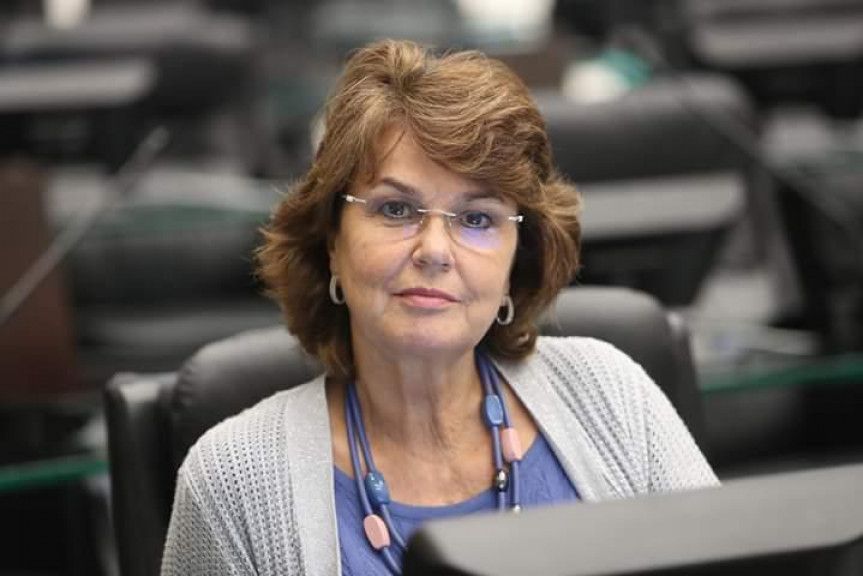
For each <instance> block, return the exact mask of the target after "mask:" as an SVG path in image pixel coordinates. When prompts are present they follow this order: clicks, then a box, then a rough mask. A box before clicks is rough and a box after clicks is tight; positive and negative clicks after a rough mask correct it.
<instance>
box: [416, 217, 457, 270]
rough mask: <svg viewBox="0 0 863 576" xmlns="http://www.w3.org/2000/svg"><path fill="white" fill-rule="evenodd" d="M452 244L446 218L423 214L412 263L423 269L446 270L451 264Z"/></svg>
mask: <svg viewBox="0 0 863 576" xmlns="http://www.w3.org/2000/svg"><path fill="white" fill-rule="evenodd" d="M435 216H437V218H436V217H435ZM452 244H453V240H452V238H451V236H450V223H449V220H448V218H447V216H446V215H444V214H442V213H435V212H429V213H427V214H425V217H424V218H423V222H422V224H421V225H420V230H419V232H418V233H417V243H416V246H415V248H414V253H413V261H414V263H415V264H416V265H417V266H420V267H423V268H437V269H442V270H448V269H449V268H451V267H452V264H453V252H452Z"/></svg>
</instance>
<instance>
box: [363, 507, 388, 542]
mask: <svg viewBox="0 0 863 576" xmlns="http://www.w3.org/2000/svg"><path fill="white" fill-rule="evenodd" d="M363 529H364V530H365V531H366V538H368V539H369V542H371V544H372V548H374V549H375V550H380V549H381V548H383V547H384V546H389V545H390V531H389V530H387V525H386V524H384V521H383V520H381V517H380V516H378V515H377V514H369V515H368V516H366V518H365V520H363Z"/></svg>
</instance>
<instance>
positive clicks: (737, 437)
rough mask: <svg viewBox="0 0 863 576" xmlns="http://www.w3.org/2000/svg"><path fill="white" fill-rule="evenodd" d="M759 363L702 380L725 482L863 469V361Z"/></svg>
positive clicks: (714, 455)
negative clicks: (854, 465)
mask: <svg viewBox="0 0 863 576" xmlns="http://www.w3.org/2000/svg"><path fill="white" fill-rule="evenodd" d="M760 356H761V358H760V359H759V358H749V359H748V360H747V361H744V362H739V363H738V364H737V365H731V364H729V365H728V366H726V367H724V368H723V369H716V368H714V369H713V370H711V371H710V372H702V374H701V380H702V398H703V401H704V403H703V405H704V420H705V428H706V432H707V433H706V437H707V439H708V446H707V448H708V452H709V455H710V457H711V461H712V463H713V464H714V466H715V467H716V468H717V469H718V470H719V473H720V475H727V474H730V475H732V476H735V475H741V474H751V473H757V472H772V471H782V470H788V469H799V468H812V467H816V466H824V465H832V464H844V463H848V462H863V426H861V425H860V412H861V409H863V354H843V355H836V356H821V357H810V358H793V359H789V358H787V357H786V358H779V357H778V356H776V355H772V356H771V355H767V354H761V355H760Z"/></svg>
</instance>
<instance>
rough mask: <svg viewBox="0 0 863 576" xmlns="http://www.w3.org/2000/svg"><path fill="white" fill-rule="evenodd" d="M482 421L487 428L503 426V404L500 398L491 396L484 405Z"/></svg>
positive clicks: (487, 397) (486, 398)
mask: <svg viewBox="0 0 863 576" xmlns="http://www.w3.org/2000/svg"><path fill="white" fill-rule="evenodd" d="M482 419H483V420H485V424H486V426H489V427H491V426H500V425H501V424H503V404H501V401H500V397H498V396H497V395H493V394H490V395H488V396H486V397H485V400H484V401H483V403H482Z"/></svg>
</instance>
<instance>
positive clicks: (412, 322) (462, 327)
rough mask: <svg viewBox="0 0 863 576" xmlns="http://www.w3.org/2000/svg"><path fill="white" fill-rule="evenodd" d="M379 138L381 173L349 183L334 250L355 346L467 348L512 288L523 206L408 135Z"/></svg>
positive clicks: (412, 350)
mask: <svg viewBox="0 0 863 576" xmlns="http://www.w3.org/2000/svg"><path fill="white" fill-rule="evenodd" d="M379 145H380V148H379V151H380V152H382V153H383V154H385V155H384V156H383V160H382V162H381V164H380V165H379V166H378V170H377V173H376V175H375V179H374V181H371V182H367V181H360V182H356V183H354V185H353V186H351V188H350V190H349V192H348V193H349V194H350V195H351V197H352V198H351V199H349V200H346V201H345V206H344V209H343V211H342V215H341V224H340V229H339V233H338V235H337V236H336V237H335V239H334V241H333V245H332V247H331V249H330V262H331V264H330V265H331V268H332V272H333V273H334V274H337V275H338V276H339V280H340V285H341V288H342V289H343V291H344V294H345V299H346V304H347V306H348V308H349V310H350V317H351V331H352V337H353V340H354V349H355V352H357V353H360V354H361V353H362V350H363V349H364V346H367V345H371V346H374V347H376V348H378V349H379V351H381V352H383V353H384V354H387V353H396V352H397V353H402V354H404V353H407V354H414V355H418V356H426V357H433V356H435V355H436V354H438V355H441V356H446V355H452V354H460V353H464V352H465V351H467V350H470V349H472V348H473V347H474V346H476V345H477V344H478V343H479V341H480V340H481V339H482V337H483V336H484V335H485V333H486V331H487V330H488V328H489V326H491V323H492V322H493V321H494V318H495V316H496V315H497V313H498V310H499V308H500V306H501V303H502V300H503V297H504V296H505V295H506V294H507V293H508V290H509V274H510V269H511V268H512V263H513V259H514V256H515V250H516V244H517V242H518V225H517V224H516V222H515V221H513V220H512V219H511V218H510V217H511V216H514V215H516V206H515V204H514V203H513V202H512V201H511V200H505V199H503V198H502V197H500V196H498V195H495V194H494V193H493V192H492V191H490V190H488V189H487V188H484V187H483V186H482V185H480V184H479V183H477V182H475V181H473V180H470V179H468V178H465V177H464V176H460V175H458V174H455V173H453V172H450V171H449V170H447V169H446V168H444V167H442V166H441V165H439V164H436V163H435V162H433V161H431V160H430V159H429V158H427V157H426V156H425V155H424V154H423V152H422V151H421V150H420V148H419V147H418V146H417V145H416V143H415V142H414V140H413V138H411V136H410V135H409V134H407V133H405V134H403V133H402V132H401V131H400V130H391V131H389V132H387V133H385V134H384V136H383V137H382V139H381V142H379ZM378 157H381V155H380V154H379V155H378ZM364 180H365V179H364ZM350 200H353V201H350ZM425 209H431V210H432V212H430V213H425V214H424V213H423V212H422V210H425ZM418 210H419V211H418ZM443 212H446V213H448V214H449V215H453V214H457V215H458V216H455V217H449V216H447V215H445V214H444V213H443Z"/></svg>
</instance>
